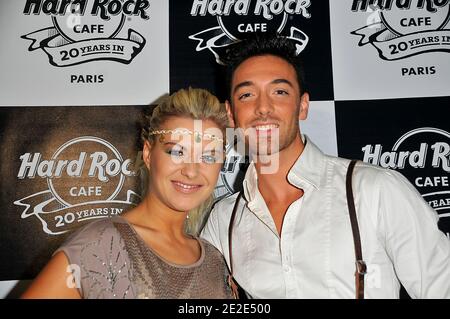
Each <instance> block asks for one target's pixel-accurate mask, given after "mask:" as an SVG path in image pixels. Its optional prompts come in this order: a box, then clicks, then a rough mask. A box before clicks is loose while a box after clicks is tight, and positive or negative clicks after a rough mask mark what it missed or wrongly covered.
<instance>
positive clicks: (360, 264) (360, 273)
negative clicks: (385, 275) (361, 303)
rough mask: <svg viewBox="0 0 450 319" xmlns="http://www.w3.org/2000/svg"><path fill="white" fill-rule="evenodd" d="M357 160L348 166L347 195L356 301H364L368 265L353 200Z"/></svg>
mask: <svg viewBox="0 0 450 319" xmlns="http://www.w3.org/2000/svg"><path fill="white" fill-rule="evenodd" d="M356 162H357V161H356V160H352V161H351V162H350V164H349V166H348V170H347V176H346V193H347V205H348V211H349V214H350V223H351V225H352V232H353V243H354V245H355V257H356V272H355V282H356V299H364V275H365V274H366V273H367V267H366V263H365V262H364V260H363V258H362V249H361V238H360V235H359V228H358V219H357V217H356V209H355V201H354V198H353V189H352V175H353V170H354V168H355V165H356Z"/></svg>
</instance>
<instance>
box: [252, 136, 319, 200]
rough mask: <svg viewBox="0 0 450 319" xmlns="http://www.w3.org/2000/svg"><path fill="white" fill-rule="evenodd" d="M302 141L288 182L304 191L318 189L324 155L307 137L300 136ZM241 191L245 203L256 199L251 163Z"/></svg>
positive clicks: (255, 183)
mask: <svg viewBox="0 0 450 319" xmlns="http://www.w3.org/2000/svg"><path fill="white" fill-rule="evenodd" d="M302 140H303V143H304V144H305V147H304V148H303V152H302V153H301V154H300V156H299V157H298V159H297V161H296V162H295V164H294V165H293V166H292V168H291V170H290V171H289V173H288V176H287V178H288V181H289V182H290V183H292V185H294V186H296V187H298V188H302V189H303V190H305V191H306V190H307V189H309V188H311V187H313V188H315V189H319V188H320V186H321V179H322V178H324V177H325V174H324V172H323V171H324V169H325V155H324V154H323V153H322V151H321V150H320V149H319V148H318V147H317V146H316V145H315V144H314V143H313V142H312V141H311V140H310V139H309V137H308V136H306V135H302ZM243 189H244V196H245V198H246V199H247V202H249V203H251V202H253V201H254V200H255V199H256V198H257V197H258V196H257V194H259V190H258V174H257V173H256V168H255V164H254V162H253V161H252V162H251V163H250V165H249V166H248V168H247V172H246V173H245V178H244V182H243Z"/></svg>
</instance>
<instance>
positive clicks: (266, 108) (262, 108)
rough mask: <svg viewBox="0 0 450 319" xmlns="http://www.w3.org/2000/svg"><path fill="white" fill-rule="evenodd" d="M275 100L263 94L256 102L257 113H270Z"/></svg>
mask: <svg viewBox="0 0 450 319" xmlns="http://www.w3.org/2000/svg"><path fill="white" fill-rule="evenodd" d="M272 103H273V101H272V99H271V98H270V97H269V96H267V94H261V95H260V96H259V97H258V100H257V102H256V109H255V113H256V115H268V114H270V113H272V111H273V104H272Z"/></svg>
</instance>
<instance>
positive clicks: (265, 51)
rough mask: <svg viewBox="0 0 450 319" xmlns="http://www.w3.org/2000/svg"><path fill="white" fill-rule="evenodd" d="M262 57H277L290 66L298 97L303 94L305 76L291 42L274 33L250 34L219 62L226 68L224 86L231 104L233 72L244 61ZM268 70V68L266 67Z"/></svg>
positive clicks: (230, 47)
mask: <svg viewBox="0 0 450 319" xmlns="http://www.w3.org/2000/svg"><path fill="white" fill-rule="evenodd" d="M262 55H273V56H277V57H279V58H281V59H283V60H285V61H286V62H288V63H289V64H291V65H292V66H293V67H294V69H295V72H296V73H297V81H298V85H299V87H300V95H302V94H303V93H305V92H306V91H307V90H306V83H305V74H304V71H303V67H302V64H301V61H300V59H299V57H298V55H297V54H296V47H295V43H294V42H293V40H290V39H288V38H286V37H284V36H281V35H279V34H274V33H267V32H265V33H252V34H250V36H249V37H247V38H246V39H244V40H241V41H239V42H236V43H234V44H232V45H230V46H228V47H227V49H226V51H225V54H224V55H223V57H221V61H222V62H223V64H224V65H225V66H226V67H227V69H226V86H227V95H228V99H229V101H230V102H231V89H232V88H231V81H232V79H233V74H234V71H235V70H236V69H237V67H238V66H239V65H241V63H242V62H244V61H245V60H247V59H249V58H252V57H255V56H262ZM268 67H269V68H270V66H268Z"/></svg>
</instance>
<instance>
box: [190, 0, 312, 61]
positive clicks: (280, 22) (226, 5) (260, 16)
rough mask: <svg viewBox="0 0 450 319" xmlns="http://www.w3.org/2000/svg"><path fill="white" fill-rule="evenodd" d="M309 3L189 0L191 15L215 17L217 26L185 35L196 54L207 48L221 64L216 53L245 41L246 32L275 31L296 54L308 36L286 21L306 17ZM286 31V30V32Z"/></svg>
mask: <svg viewBox="0 0 450 319" xmlns="http://www.w3.org/2000/svg"><path fill="white" fill-rule="evenodd" d="M310 5H311V1H310V0H193V2H192V7H191V12H190V14H191V16H206V15H207V14H208V15H211V16H215V17H217V25H216V26H213V27H211V28H209V29H206V30H203V31H200V32H198V33H195V34H193V35H191V36H189V39H191V40H194V41H198V44H197V47H196V51H202V50H205V49H208V50H209V51H211V53H212V54H213V55H214V57H215V58H216V62H217V63H221V60H220V54H219V51H220V49H221V48H224V47H226V46H228V45H230V44H233V43H235V42H237V41H239V40H242V39H245V37H246V33H248V32H277V33H279V34H283V35H285V36H286V37H287V38H288V39H290V40H292V41H294V42H295V45H296V48H297V52H296V53H297V54H300V52H302V51H303V50H304V49H305V47H306V46H307V44H308V40H309V38H308V36H307V35H306V34H305V33H304V32H302V31H301V30H299V29H298V28H296V27H295V26H291V27H290V28H287V23H288V20H290V19H289V18H292V16H303V17H304V18H310V17H311V15H310V13H309V12H308V8H309V6H310ZM286 29H287V30H286Z"/></svg>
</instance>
